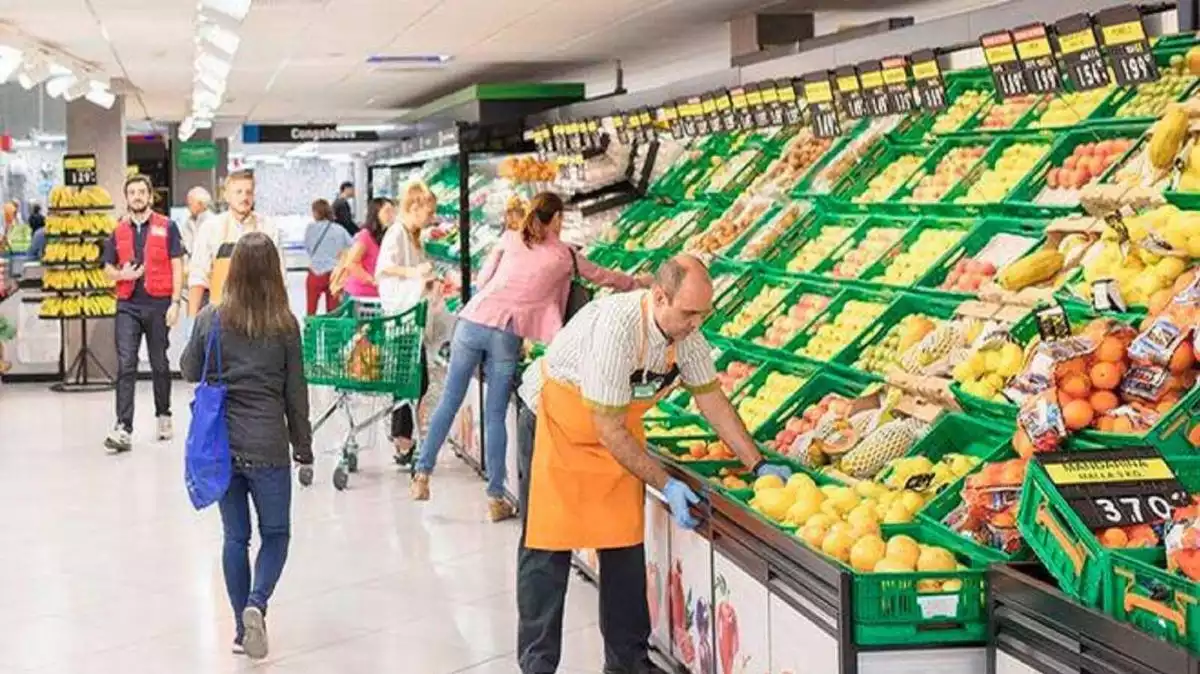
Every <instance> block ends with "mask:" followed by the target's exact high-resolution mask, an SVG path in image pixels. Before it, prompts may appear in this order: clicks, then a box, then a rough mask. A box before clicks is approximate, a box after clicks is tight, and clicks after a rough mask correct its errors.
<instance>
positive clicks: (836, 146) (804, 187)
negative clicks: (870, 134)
mask: <svg viewBox="0 0 1200 674" xmlns="http://www.w3.org/2000/svg"><path fill="white" fill-rule="evenodd" d="M869 124H870V121H868V120H865V119H864V120H859V121H858V122H856V123H855V124H853V125H851V126H850V127H849V128H848V129H846V130H844V131H843V132H842V135H840V136H838V137H837V138H835V139H834V141H833V144H832V145H830V146H829V149H828V150H825V153H824V154H822V155H821V156H820V157H818V158H817V160H816V161H815V162H813V164H812V166H809V167H808V170H807V171H805V172H804V175H803V176H801V178H800V179H799V180H797V181H796V184H794V185H792V188H791V190H789V193H791V194H796V193H803V192H807V191H808V189H809V188H810V187H811V186H812V181H813V179H814V178H815V177H816V176H817V175H818V174H820V172H821V171H822V170H824V168H825V167H826V166H828V165H829V162H831V161H833V160H834V158H835V157H837V156H838V154H839V153H841V152H842V150H843V149H845V147H846V146H847V145H848V144H849V143H850V142H851V141H852V140H853V139H854V137H855V136H857V135H858V134H859V133H861V132H862V130H863V129H865V128H866V127H867V125H869Z"/></svg>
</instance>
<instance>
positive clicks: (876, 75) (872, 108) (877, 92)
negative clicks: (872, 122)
mask: <svg viewBox="0 0 1200 674" xmlns="http://www.w3.org/2000/svg"><path fill="white" fill-rule="evenodd" d="M857 70H858V82H859V84H860V85H861V87H862V92H863V100H864V101H865V102H866V104H867V114H868V115H870V116H872V117H883V116H885V115H890V114H892V101H891V99H890V98H889V97H888V92H887V87H886V86H885V85H884V83H883V68H882V67H881V66H880V64H879V61H863V62H862V63H860V64H858V68H857Z"/></svg>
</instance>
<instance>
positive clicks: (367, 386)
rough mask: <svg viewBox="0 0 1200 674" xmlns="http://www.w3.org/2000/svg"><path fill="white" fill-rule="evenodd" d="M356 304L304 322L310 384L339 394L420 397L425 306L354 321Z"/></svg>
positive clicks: (345, 305) (305, 359) (346, 304)
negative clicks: (357, 393)
mask: <svg viewBox="0 0 1200 674" xmlns="http://www.w3.org/2000/svg"><path fill="white" fill-rule="evenodd" d="M356 310H357V305H356V304H355V303H354V302H345V303H343V305H342V307H341V308H339V309H338V310H337V311H335V312H333V313H331V314H327V315H324V316H310V317H309V318H308V319H307V320H306V321H304V339H303V354H302V358H303V362H304V376H305V378H306V379H307V380H308V383H309V384H312V385H315V386H332V387H333V388H335V389H338V390H340V391H355V392H360V393H370V394H380V395H391V396H394V397H395V398H396V399H397V400H419V399H420V397H421V367H420V362H421V350H422V345H421V342H422V335H423V333H424V330H425V315H426V311H427V307H426V305H425V303H424V302H421V303H420V304H417V305H416V306H415V307H413V308H412V309H409V310H408V311H405V312H403V313H400V314H395V315H391V316H377V317H369V318H357V317H356Z"/></svg>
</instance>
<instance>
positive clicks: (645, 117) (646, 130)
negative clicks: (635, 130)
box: [638, 108, 658, 143]
mask: <svg viewBox="0 0 1200 674" xmlns="http://www.w3.org/2000/svg"><path fill="white" fill-rule="evenodd" d="M638 121H639V122H640V123H641V127H642V140H644V141H645V142H647V143H649V142H651V141H653V140H654V139H655V137H656V136H658V133H657V132H656V131H655V130H654V113H652V112H650V108H643V109H642V111H641V112H639V113H638Z"/></svg>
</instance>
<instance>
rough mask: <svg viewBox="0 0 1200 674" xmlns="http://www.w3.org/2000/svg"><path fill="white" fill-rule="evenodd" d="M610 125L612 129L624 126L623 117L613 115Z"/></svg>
mask: <svg viewBox="0 0 1200 674" xmlns="http://www.w3.org/2000/svg"><path fill="white" fill-rule="evenodd" d="M612 125H613V128H614V129H620V128H621V127H623V126H625V118H624V117H621V116H617V117H613V118H612Z"/></svg>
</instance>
